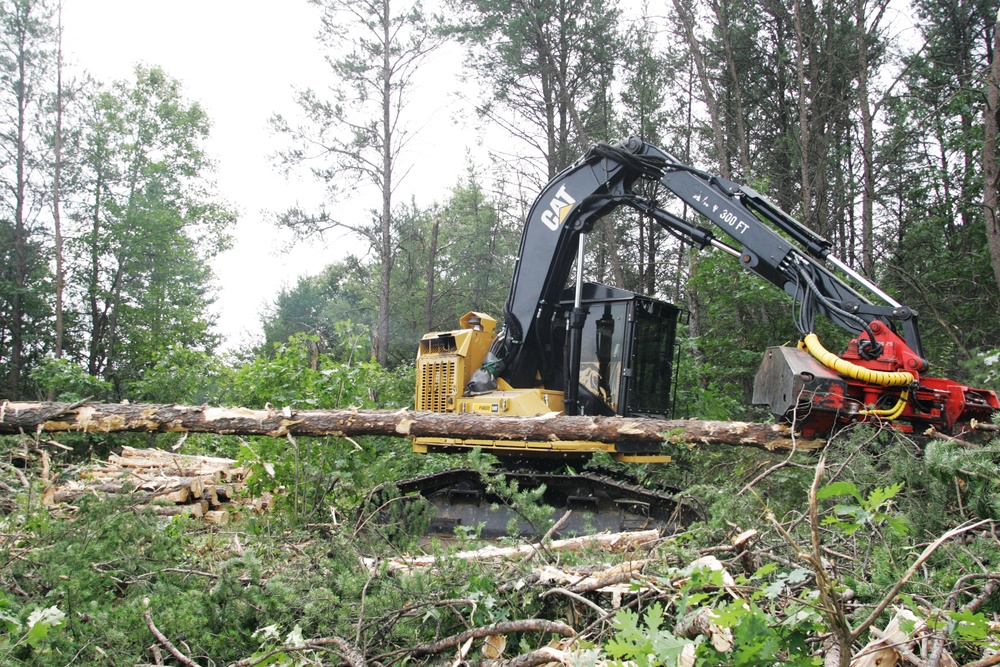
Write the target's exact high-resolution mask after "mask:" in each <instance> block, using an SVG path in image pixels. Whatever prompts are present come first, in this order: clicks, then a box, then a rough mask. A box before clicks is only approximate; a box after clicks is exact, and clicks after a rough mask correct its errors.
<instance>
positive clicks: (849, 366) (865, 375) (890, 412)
mask: <svg viewBox="0 0 1000 667" xmlns="http://www.w3.org/2000/svg"><path fill="white" fill-rule="evenodd" d="M799 347H801V348H805V349H806V350H808V351H809V354H811V355H812V356H814V357H815V358H816V359H817V360H819V362H820V363H821V364H823V365H824V366H826V367H827V368H831V369H833V370H835V371H837V372H838V373H840V374H842V375H846V376H847V377H849V378H853V379H855V380H858V381H860V382H869V383H871V384H877V385H880V386H883V387H901V386H904V385H909V384H912V383H913V382H914V381H915V380H916V378H915V377H913V373H910V372H908V371H876V370H872V369H871V368H865V367H864V366H858V365H857V364H855V363H852V362H850V361H847V360H846V359H841V358H840V357H838V356H837V355H835V354H834V353H833V352H830V351H829V350H827V349H826V348H825V347H823V345H822V343H820V342H819V338H818V337H817V336H816V334H814V333H809V334H806V335H805V337H804V338H803V339H802V341H801V342H800V343H799ZM909 397H910V392H909V390H903V391H902V392H900V394H899V400H898V401H896V405H894V406H893V407H891V408H888V409H885V410H880V409H865V410H859V411H858V413H859V414H862V415H870V416H873V417H881V418H883V419H886V420H888V421H892V420H894V419H897V418H898V417H899V416H900V415H902V414H903V410H905V409H906V401H907V400H908V399H909Z"/></svg>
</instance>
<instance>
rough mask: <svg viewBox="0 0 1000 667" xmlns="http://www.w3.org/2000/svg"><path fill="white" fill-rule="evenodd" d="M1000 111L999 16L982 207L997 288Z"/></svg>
mask: <svg viewBox="0 0 1000 667" xmlns="http://www.w3.org/2000/svg"><path fill="white" fill-rule="evenodd" d="M998 111H1000V13H998V14H997V23H996V25H995V26H994V28H993V62H992V63H990V74H989V77H987V81H986V112H985V114H984V121H985V123H984V124H985V138H984V139H983V180H984V181H985V183H984V186H983V204H984V209H985V215H984V217H985V219H986V239H987V244H988V246H989V249H990V262H991V263H992V264H993V277H994V279H995V280H996V282H997V287H998V288H1000V222H998V219H997V205H998V203H1000V202H998V199H1000V198H998V195H997V181H998V180H1000V167H998V164H997V113H998Z"/></svg>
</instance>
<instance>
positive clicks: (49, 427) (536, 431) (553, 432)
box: [0, 402, 824, 450]
mask: <svg viewBox="0 0 1000 667" xmlns="http://www.w3.org/2000/svg"><path fill="white" fill-rule="evenodd" d="M38 431H45V432H73V433H81V432H85V433H111V432H122V431H127V432H139V433H168V432H169V433H184V432H193V433H218V434H222V435H267V436H273V437H285V436H286V435H296V436H358V435H385V436H394V437H432V438H476V439H483V438H488V439H494V440H536V441H539V440H540V441H552V440H584V441H593V442H665V443H672V444H679V443H689V444H706V445H719V444H721V445H735V446H741V447H757V448H763V449H769V450H773V449H786V450H787V449H792V448H795V449H798V450H807V449H816V448H818V447H822V446H823V444H824V443H823V441H820V440H803V439H797V438H794V436H793V434H792V432H791V430H790V429H789V428H788V427H787V426H784V425H779V424H755V423H748V422H721V421H698V420H693V419H692V420H684V419H666V420H661V419H647V418H623V417H587V416H583V417H565V416H548V415H546V416H540V417H500V416H492V415H480V414H468V413H467V414H450V413H438V412H414V411H411V410H405V409H404V410H290V409H288V408H285V409H284V410H250V409H247V408H217V407H209V406H203V405H201V406H185V405H144V404H140V403H135V404H127V403H126V404H95V405H84V406H75V405H73V404H67V403H27V402H22V403H11V402H4V403H2V404H0V434H14V433H20V432H24V433H35V432H38Z"/></svg>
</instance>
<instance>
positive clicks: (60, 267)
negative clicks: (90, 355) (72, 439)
mask: <svg viewBox="0 0 1000 667" xmlns="http://www.w3.org/2000/svg"><path fill="white" fill-rule="evenodd" d="M57 11H58V15H59V27H58V46H57V52H56V128H55V136H54V137H53V152H54V155H53V159H54V161H55V165H54V173H53V176H52V224H53V226H54V227H55V244H56V248H55V252H56V332H55V334H56V340H55V351H54V352H55V357H56V359H62V354H63V329H64V324H63V292H64V291H65V280H66V268H65V266H64V264H63V236H62V218H61V215H60V210H59V195H60V189H61V185H62V119H63V87H62V62H63V61H62V2H61V1H60V2H59V5H58V8H57ZM55 398H56V396H55V389H54V388H53V389H49V392H48V400H50V401H53V400H55Z"/></svg>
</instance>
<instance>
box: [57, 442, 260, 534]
mask: <svg viewBox="0 0 1000 667" xmlns="http://www.w3.org/2000/svg"><path fill="white" fill-rule="evenodd" d="M249 476H250V470H249V469H247V468H243V467H239V466H237V465H236V462H235V461H234V460H233V459H226V458H218V457H212V456H191V455H184V454H176V453H173V452H167V451H163V450H159V449H134V448H132V447H125V448H124V449H122V453H121V454H120V455H118V454H112V455H111V456H110V457H109V458H108V460H107V461H106V462H101V463H98V464H95V465H93V466H90V467H88V468H85V469H83V470H82V471H81V472H80V474H79V476H78V479H76V480H73V481H68V482H65V483H63V484H61V485H59V486H52V487H49V489H47V490H46V492H45V496H44V498H43V502H44V503H45V504H46V505H48V506H50V507H54V506H60V505H67V504H69V505H71V504H73V503H74V502H76V501H77V500H79V499H80V498H81V497H83V496H85V495H94V496H98V497H104V496H108V495H113V494H121V493H128V494H130V499H131V500H133V501H135V502H136V504H137V505H140V506H146V505H148V506H149V507H150V508H151V509H152V510H153V511H154V512H155V513H157V514H159V515H161V516H175V515H178V514H188V515H191V516H193V517H196V518H200V519H202V520H203V521H205V522H206V523H211V524H216V525H218V524H223V523H226V521H228V518H229V511H228V504H229V503H231V502H232V501H234V500H235V499H236V498H237V497H238V495H239V492H240V491H242V490H243V489H244V488H245V486H246V480H247V478H248V477H249ZM251 502H252V503H253V504H254V505H255V509H258V510H262V509H266V507H267V505H268V501H267V499H266V498H256V499H254V500H253V501H251Z"/></svg>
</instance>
